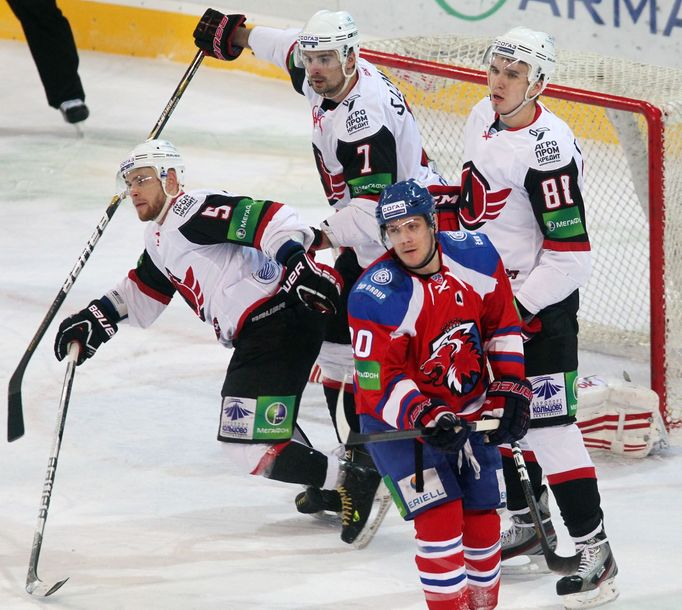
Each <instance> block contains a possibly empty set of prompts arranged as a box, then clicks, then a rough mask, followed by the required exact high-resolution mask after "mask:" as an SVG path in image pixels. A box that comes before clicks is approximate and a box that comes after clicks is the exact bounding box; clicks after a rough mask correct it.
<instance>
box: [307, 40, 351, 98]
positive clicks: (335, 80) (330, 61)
mask: <svg viewBox="0 0 682 610" xmlns="http://www.w3.org/2000/svg"><path fill="white" fill-rule="evenodd" d="M301 57H302V58H303V65H304V66H305V70H306V73H307V75H308V82H309V83H310V86H311V87H312V88H313V91H315V93H317V94H318V95H323V96H324V97H326V98H328V99H331V100H334V101H337V100H336V99H335V98H337V97H339V96H340V95H341V94H342V93H343V92H344V88H345V85H346V77H345V76H344V74H343V70H342V69H341V61H340V60H339V55H338V53H337V52H336V51H303V53H301ZM354 62H355V59H354V56H353V54H351V55H350V56H349V57H348V59H347V60H346V74H350V72H351V71H352V70H353V68H354V66H355V64H354ZM338 101H340V100H338Z"/></svg>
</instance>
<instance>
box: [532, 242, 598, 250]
mask: <svg viewBox="0 0 682 610" xmlns="http://www.w3.org/2000/svg"><path fill="white" fill-rule="evenodd" d="M542 247H543V248H544V249H545V250H556V251H557V252H589V251H590V250H591V249H592V248H591V247H590V242H587V241H552V240H551V239H545V240H544V241H543V242H542Z"/></svg>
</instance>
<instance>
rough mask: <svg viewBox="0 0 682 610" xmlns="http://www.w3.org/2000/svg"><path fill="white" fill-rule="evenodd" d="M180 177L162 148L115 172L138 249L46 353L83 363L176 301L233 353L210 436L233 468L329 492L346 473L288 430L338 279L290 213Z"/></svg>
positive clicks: (178, 161)
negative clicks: (71, 352) (124, 327)
mask: <svg viewBox="0 0 682 610" xmlns="http://www.w3.org/2000/svg"><path fill="white" fill-rule="evenodd" d="M183 177H184V163H183V160H182V158H181V157H180V155H179V154H178V152H177V150H176V149H175V147H174V146H173V145H172V144H171V143H170V142H167V141H165V140H152V141H148V142H144V143H143V144H140V145H139V146H137V147H136V148H135V149H134V150H133V151H132V152H131V154H130V157H129V158H128V159H126V160H125V161H124V162H123V163H122V164H121V168H120V172H119V178H120V181H121V182H122V183H124V184H122V186H124V185H125V186H124V188H126V189H127V194H128V195H129V196H130V198H131V200H132V203H133V205H134V206H135V210H136V211H137V214H138V217H139V219H140V220H142V221H144V222H147V223H148V224H147V227H146V231H145V239H144V242H145V249H144V251H143V253H142V256H141V257H140V259H139V261H138V263H137V266H136V267H135V268H134V269H133V270H131V271H130V273H129V274H128V276H127V277H126V278H124V279H123V280H122V281H121V282H120V283H119V284H118V285H117V286H116V287H115V288H114V289H112V290H110V291H108V292H107V293H105V295H104V296H102V297H101V298H99V299H96V300H94V301H92V302H91V303H90V304H89V305H88V307H87V308H85V309H83V310H81V311H80V312H78V313H76V314H74V315H72V316H70V317H68V318H66V319H65V320H64V321H63V322H62V323H61V325H60V326H59V331H58V333H57V336H56V339H55V354H56V356H57V358H58V359H59V360H61V359H62V358H64V357H65V356H66V354H67V351H68V345H69V344H70V343H71V342H74V341H75V342H77V343H78V344H79V345H80V348H81V349H80V354H79V360H78V364H82V363H83V362H84V361H85V360H86V359H87V358H91V357H92V356H94V354H95V352H96V351H97V349H98V347H99V346H100V345H101V344H102V343H104V342H107V341H109V339H111V337H113V336H114V335H115V334H116V332H117V330H118V326H119V325H120V324H121V323H122V322H124V321H125V322H127V323H129V324H131V325H132V326H138V327H142V328H146V327H147V326H149V325H150V324H152V323H153V322H154V321H155V320H156V318H157V317H158V316H159V315H161V313H162V312H163V311H164V310H165V308H166V306H167V305H168V304H169V302H170V301H171V299H172V298H173V297H174V296H175V295H176V294H178V295H179V296H180V297H181V298H182V299H184V301H185V302H186V303H187V304H188V305H189V307H190V309H191V310H192V312H193V313H194V314H195V315H196V316H198V317H199V319H200V320H201V321H202V322H205V323H206V324H208V325H210V326H211V327H212V328H213V329H214V331H215V334H216V338H217V339H218V341H219V342H220V343H221V344H223V345H224V346H226V347H234V351H233V353H232V357H231V359H230V363H229V366H228V368H227V373H226V375H225V381H224V384H223V388H222V406H221V413H220V424H219V429H218V440H220V441H223V442H224V447H225V450H226V454H227V456H228V458H229V460H230V462H231V466H232V468H234V469H236V470H238V471H240V472H244V473H251V474H256V475H261V476H264V477H266V478H270V479H274V480H277V481H283V482H288V483H296V484H299V485H301V484H302V485H314V486H317V487H331V488H334V487H335V485H336V483H337V481H339V480H342V477H343V471H346V472H345V474H346V476H352V474H349V473H350V470H352V468H353V466H352V465H347V464H343V465H342V464H340V462H339V460H338V458H336V457H331V456H330V457H328V456H326V455H325V454H323V453H321V452H319V451H317V450H316V449H314V448H312V447H311V446H310V444H309V443H308V442H307V439H305V437H304V436H303V435H302V433H301V432H300V430H299V429H298V427H297V425H296V419H297V414H298V408H299V403H300V400H301V394H302V392H303V389H304V388H305V386H306V383H307V379H308V375H309V373H310V369H311V367H312V365H313V363H314V361H315V358H316V356H317V353H318V351H319V348H320V344H321V342H322V336H323V331H324V317H325V314H329V313H330V312H333V311H335V310H336V308H337V307H338V303H339V295H340V289H341V287H340V284H339V281H338V279H337V277H336V274H335V272H334V270H332V269H330V268H328V267H325V266H324V265H318V264H316V263H315V262H314V261H313V260H312V259H311V258H310V256H309V255H308V254H307V253H306V250H307V249H308V248H309V247H310V244H311V243H312V241H313V231H312V230H311V229H310V228H309V227H308V226H306V225H304V224H303V223H302V222H301V221H300V220H299V218H298V215H297V213H296V212H295V210H294V209H293V208H291V207H289V206H287V205H284V204H282V203H277V202H275V201H259V200H254V199H251V198H250V197H246V196H237V195H234V194H231V193H228V192H226V191H218V190H200V191H191V192H184V191H183V190H182V186H183V182H184V180H183ZM340 470H341V472H340ZM362 475H363V476H364V475H365V471H364V470H363V472H362ZM377 478H378V475H377ZM372 491H373V490H372Z"/></svg>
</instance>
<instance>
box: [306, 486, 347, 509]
mask: <svg viewBox="0 0 682 610" xmlns="http://www.w3.org/2000/svg"><path fill="white" fill-rule="evenodd" d="M341 508H342V507H341V496H340V495H339V492H338V491H336V490H335V489H332V490H329V489H318V488H317V487H308V489H306V490H305V491H302V492H301V493H300V494H298V495H297V496H296V510H298V512H299V513H304V514H306V515H309V514H312V513H319V512H321V511H323V510H329V511H332V512H335V513H340V512H341Z"/></svg>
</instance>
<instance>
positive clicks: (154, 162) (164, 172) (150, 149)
mask: <svg viewBox="0 0 682 610" xmlns="http://www.w3.org/2000/svg"><path fill="white" fill-rule="evenodd" d="M141 167H151V168H152V169H153V170H154V171H155V172H156V175H157V177H158V178H159V180H160V181H161V184H162V185H163V190H164V192H166V177H167V176H168V171H169V170H171V169H173V170H175V175H176V178H177V181H178V186H179V187H180V188H182V187H183V186H184V184H185V162H184V160H183V159H182V156H181V155H180V153H179V152H178V151H177V150H176V148H175V146H173V144H172V143H171V142H169V141H168V140H147V141H146V142H143V143H142V144H138V145H137V146H136V147H135V148H133V150H132V151H130V154H129V155H128V158H127V159H125V160H123V161H122V162H121V165H120V167H119V171H118V173H117V174H116V183H117V188H118V190H119V191H121V192H123V191H125V190H126V176H127V175H128V174H129V173H130V172H131V171H132V170H134V169H139V168H141ZM166 194H168V193H166Z"/></svg>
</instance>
